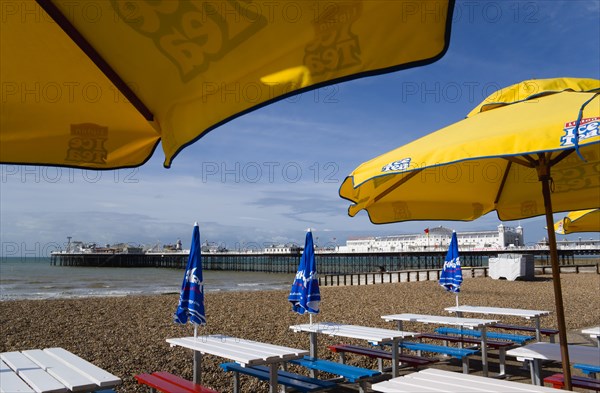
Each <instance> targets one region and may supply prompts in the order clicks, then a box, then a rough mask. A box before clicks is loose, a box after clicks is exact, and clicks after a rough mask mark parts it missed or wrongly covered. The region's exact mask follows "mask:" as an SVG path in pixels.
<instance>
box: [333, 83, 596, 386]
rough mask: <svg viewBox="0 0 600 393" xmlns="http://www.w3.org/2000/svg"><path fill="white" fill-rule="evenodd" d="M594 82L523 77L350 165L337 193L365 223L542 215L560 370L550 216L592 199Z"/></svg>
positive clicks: (560, 315) (559, 307)
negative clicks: (433, 128)
mask: <svg viewBox="0 0 600 393" xmlns="http://www.w3.org/2000/svg"><path fill="white" fill-rule="evenodd" d="M599 92H600V81H599V80H595V79H577V78H557V79H546V80H530V81H525V82H521V83H519V84H516V85H513V86H510V87H508V88H506V89H503V90H500V91H498V92H496V93H494V94H492V95H491V96H489V97H488V98H487V99H486V100H485V101H484V102H483V103H482V104H481V105H479V106H478V107H477V108H475V109H474V110H473V111H472V112H471V113H470V114H469V115H468V117H467V118H466V119H465V120H462V121H459V122H457V123H455V124H452V125H450V126H448V127H446V128H443V129H441V130H439V131H437V132H434V133H432V134H429V135H427V136H425V137H423V138H420V139H418V140H416V141H414V142H412V143H409V144H407V145H405V146H402V147H399V148H397V149H395V150H392V151H390V152H388V153H385V154H383V155H381V156H379V157H377V158H374V159H372V160H370V161H368V162H365V163H363V164H362V165H360V166H359V167H358V168H356V169H355V170H354V171H353V172H352V173H351V174H350V175H349V176H348V177H347V178H346V179H345V180H344V182H343V183H342V186H341V187H340V196H341V197H342V198H345V199H348V200H350V201H351V202H352V203H353V204H352V205H351V206H350V208H349V209H348V213H349V215H350V216H354V215H356V214H357V213H358V212H359V211H360V210H366V211H367V213H368V215H369V218H370V219H371V221H372V222H373V223H376V224H381V223H391V222H399V221H408V220H465V221H470V220H474V219H476V218H478V217H480V216H482V215H484V214H486V213H488V212H491V211H494V210H495V211H496V212H497V214H498V217H499V218H500V219H501V220H503V221H504V220H516V219H522V218H527V217H535V216H539V215H545V216H546V221H547V227H548V238H549V244H550V258H551V263H552V274H553V283H554V293H555V304H556V316H557V321H558V327H559V331H560V333H559V337H560V345H561V355H562V359H563V372H564V374H565V382H566V386H567V387H568V388H570V386H571V385H570V375H571V374H570V369H569V357H568V351H567V346H566V345H567V336H566V326H565V319H564V310H563V302H562V291H561V286H560V273H559V270H558V255H557V250H556V237H555V233H554V231H553V230H552V229H553V218H552V213H553V212H555V211H567V210H573V209H588V208H592V207H596V206H597V205H598V200H599V197H600V135H599V129H600V126H599V125H600V97H599V94H600V93H599Z"/></svg>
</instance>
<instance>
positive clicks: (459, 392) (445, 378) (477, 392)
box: [371, 368, 556, 393]
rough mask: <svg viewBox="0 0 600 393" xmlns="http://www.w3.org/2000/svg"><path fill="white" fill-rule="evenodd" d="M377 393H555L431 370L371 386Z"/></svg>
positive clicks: (523, 385)
mask: <svg viewBox="0 0 600 393" xmlns="http://www.w3.org/2000/svg"><path fill="white" fill-rule="evenodd" d="M371 388H372V389H373V390H375V391H377V392H395V393H403V392H406V393H409V392H410V393H429V392H431V393H433V392H436V393H439V392H453V393H454V392H456V393H468V392H473V393H481V392H493V393H505V392H506V393H513V392H514V393H528V392H531V393H535V392H539V393H544V392H546V393H555V392H556V389H552V388H546V387H543V386H534V385H528V384H524V383H520V382H513V381H505V380H501V379H495V378H486V377H481V376H477V375H472V374H461V373H455V372H451V371H446V370H439V369H435V368H428V369H425V370H421V371H419V372H416V373H412V374H408V375H404V376H402V377H398V378H394V379H390V380H387V381H384V382H379V383H375V384H373V385H371Z"/></svg>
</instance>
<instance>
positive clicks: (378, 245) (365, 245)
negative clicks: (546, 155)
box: [338, 224, 525, 253]
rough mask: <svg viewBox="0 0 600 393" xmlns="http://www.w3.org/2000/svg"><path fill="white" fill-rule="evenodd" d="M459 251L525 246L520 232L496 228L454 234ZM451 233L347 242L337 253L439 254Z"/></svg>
mask: <svg viewBox="0 0 600 393" xmlns="http://www.w3.org/2000/svg"><path fill="white" fill-rule="evenodd" d="M456 237H457V239H458V247H459V248H460V249H463V250H504V249H506V248H510V247H520V246H524V245H525V242H524V240H523V228H522V227H521V226H518V227H516V228H512V227H505V226H504V225H503V224H500V225H498V229H497V230H495V231H478V232H475V231H473V232H457V233H456ZM451 238H452V230H451V229H448V228H444V227H441V226H439V227H435V228H428V229H427V230H426V231H424V232H423V233H420V234H408V235H393V236H380V237H374V236H369V237H362V238H355V239H349V240H347V241H346V245H345V246H339V247H338V252H341V253H344V252H358V253H361V252H410V251H438V250H444V249H447V248H448V245H449V244H450V239H451Z"/></svg>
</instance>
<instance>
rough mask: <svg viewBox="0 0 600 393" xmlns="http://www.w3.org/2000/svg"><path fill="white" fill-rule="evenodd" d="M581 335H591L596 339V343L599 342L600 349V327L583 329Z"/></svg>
mask: <svg viewBox="0 0 600 393" xmlns="http://www.w3.org/2000/svg"><path fill="white" fill-rule="evenodd" d="M581 333H583V334H589V335H590V337H595V338H596V341H598V348H600V326H594V327H592V328H588V329H582V330H581Z"/></svg>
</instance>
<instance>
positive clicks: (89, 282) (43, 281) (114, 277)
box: [0, 258, 294, 301]
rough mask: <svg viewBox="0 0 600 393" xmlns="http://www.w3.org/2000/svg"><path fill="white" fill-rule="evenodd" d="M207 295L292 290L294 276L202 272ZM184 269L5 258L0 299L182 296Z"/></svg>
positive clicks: (1, 267) (0, 262)
mask: <svg viewBox="0 0 600 393" xmlns="http://www.w3.org/2000/svg"><path fill="white" fill-rule="evenodd" d="M203 274H204V286H205V289H206V291H207V292H214V291H258V290H273V289H289V288H290V287H291V285H292V281H293V278H294V275H291V274H273V273H269V274H265V273H254V272H222V271H204V272H203ZM182 280H183V270H179V269H157V268H109V267H102V268H96V267H71V266H68V267H67V266H51V265H50V258H27V259H22V258H1V259H0V301H4V300H17V299H59V298H78V297H93V296H126V295H146V294H161V293H178V292H179V290H180V288H181V282H182Z"/></svg>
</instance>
